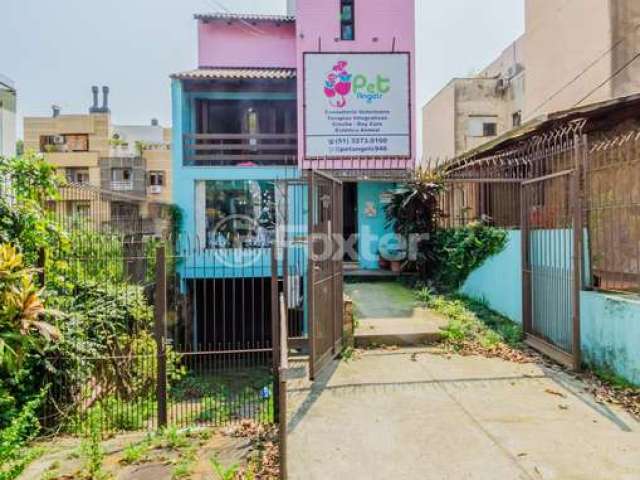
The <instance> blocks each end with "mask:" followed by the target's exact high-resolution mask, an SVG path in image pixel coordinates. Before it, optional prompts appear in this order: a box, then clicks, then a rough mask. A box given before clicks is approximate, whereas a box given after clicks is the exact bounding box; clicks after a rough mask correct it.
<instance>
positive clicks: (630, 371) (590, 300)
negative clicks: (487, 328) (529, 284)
mask: <svg viewBox="0 0 640 480" xmlns="http://www.w3.org/2000/svg"><path fill="white" fill-rule="evenodd" d="M553 236H554V238H556V239H557V238H564V237H565V236H566V235H565V232H564V231H560V233H559V234H558V232H556V234H555V235H553ZM534 238H535V239H537V240H539V241H544V240H545V239H546V240H548V235H547V236H545V234H541V233H538V234H537V237H534ZM520 241H521V236H520V232H519V231H515V230H514V231H510V232H509V242H508V245H507V247H506V249H505V250H504V251H503V252H502V253H500V254H498V255H496V256H494V257H492V258H490V259H488V260H487V262H486V263H485V264H484V265H483V266H481V267H480V268H479V269H477V270H476V271H475V272H473V273H472V274H471V275H470V276H469V278H468V279H467V281H466V282H465V283H464V285H463V286H462V288H461V289H460V291H461V293H464V294H465V295H468V296H470V297H473V298H477V299H481V298H485V299H486V300H487V301H488V303H489V305H490V306H491V308H493V309H494V310H496V311H498V312H500V313H502V314H504V315H506V316H507V317H509V318H510V319H511V320H513V321H515V322H518V323H520V324H522V271H521V254H520V249H521V244H520ZM586 244H587V245H588V242H587V243H586ZM566 246H567V248H566V255H567V256H568V257H569V258H570V255H571V252H572V246H571V245H570V242H569V241H568V239H567V243H566ZM566 261H567V260H566V258H564V259H563V258H559V259H558V258H554V257H544V258H543V257H538V258H537V259H536V262H537V263H538V264H539V265H540V264H543V265H549V264H555V265H559V264H563V263H564V262H566ZM585 267H586V269H587V271H588V264H587V263H586V262H585ZM580 325H581V329H582V331H581V337H582V341H581V346H582V351H583V359H584V361H585V362H586V363H587V364H589V365H592V366H596V367H601V368H608V369H611V370H613V371H614V372H616V373H617V374H619V375H621V376H623V377H625V378H627V379H628V380H630V381H632V382H634V383H636V384H639V385H640V348H638V345H640V297H639V296H636V295H617V294H606V293H601V292H592V291H583V292H581V295H580Z"/></svg>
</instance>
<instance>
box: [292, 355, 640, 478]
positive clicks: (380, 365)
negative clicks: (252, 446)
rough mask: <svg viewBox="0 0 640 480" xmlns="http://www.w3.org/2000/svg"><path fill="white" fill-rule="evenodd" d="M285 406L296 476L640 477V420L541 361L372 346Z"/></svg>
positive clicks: (299, 387)
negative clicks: (522, 362) (597, 398)
mask: <svg viewBox="0 0 640 480" xmlns="http://www.w3.org/2000/svg"><path fill="white" fill-rule="evenodd" d="M300 377H301V378H302V375H300ZM289 402H290V409H289V428H290V435H289V461H288V466H289V474H290V475H289V478H290V479H292V480H298V479H300V480H302V479H304V480H314V479H317V480H332V479H336V480H342V479H348V480H356V479H368V480H371V479H452V480H461V479H492V480H495V479H500V480H511V479H562V480H570V479H598V480H605V479H612V480H613V479H615V480H627V479H628V480H631V479H639V478H640V424H639V423H638V422H636V421H635V420H633V419H632V418H631V417H630V416H628V415H627V414H626V413H625V412H623V411H622V410H620V409H617V408H614V407H610V406H605V405H600V404H597V403H595V402H594V400H593V398H592V397H591V396H590V395H589V394H587V393H585V392H584V386H583V385H582V384H581V383H580V382H577V381H576V380H575V379H573V378H572V377H570V376H568V375H566V374H564V373H562V372H559V371H556V370H547V369H543V368H542V367H540V366H537V365H534V364H527V365H519V364H512V363H508V362H505V361H502V360H498V359H486V358H481V357H460V356H451V357H450V356H448V355H443V354H441V353H437V350H435V349H431V350H425V349H422V350H399V351H389V350H380V351H369V352H367V353H365V354H363V356H361V357H360V358H357V359H355V360H352V361H350V362H344V361H343V362H340V363H337V362H336V363H334V364H333V365H332V366H330V367H327V370H326V371H325V372H323V375H321V378H320V379H319V380H318V381H317V382H316V384H315V385H313V386H310V385H308V384H305V383H303V380H300V381H299V382H298V383H296V382H292V383H291V385H290V388H289Z"/></svg>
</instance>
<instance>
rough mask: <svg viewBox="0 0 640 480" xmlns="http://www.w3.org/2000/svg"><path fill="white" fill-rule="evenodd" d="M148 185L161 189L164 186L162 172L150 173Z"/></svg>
mask: <svg viewBox="0 0 640 480" xmlns="http://www.w3.org/2000/svg"><path fill="white" fill-rule="evenodd" d="M149 185H151V186H158V187H161V186H163V185H164V172H150V173H149Z"/></svg>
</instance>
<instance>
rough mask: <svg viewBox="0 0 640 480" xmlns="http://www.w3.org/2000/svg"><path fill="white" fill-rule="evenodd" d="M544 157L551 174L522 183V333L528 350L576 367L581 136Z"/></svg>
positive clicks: (579, 257)
mask: <svg viewBox="0 0 640 480" xmlns="http://www.w3.org/2000/svg"><path fill="white" fill-rule="evenodd" d="M546 153H547V156H548V157H547V158H548V165H552V166H553V167H555V168H550V169H549V170H551V171H554V170H555V171H554V173H549V174H547V175H542V176H538V177H536V178H532V179H529V180H524V181H523V182H522V192H521V209H522V218H521V223H522V273H523V276H522V279H523V320H524V331H525V335H526V342H527V343H528V344H529V345H530V346H532V347H533V348H535V349H536V350H539V351H541V352H543V353H544V354H546V355H548V356H550V357H551V358H553V359H555V360H556V361H558V362H560V363H562V364H564V365H566V366H568V367H570V368H573V369H578V368H579V367H580V290H581V282H582V280H581V278H582V260H581V259H582V235H583V231H582V208H581V202H580V161H579V160H580V155H581V143H580V137H574V138H572V139H570V140H569V141H567V142H565V143H564V144H563V145H562V146H561V147H555V148H554V149H553V150H551V151H548V152H546Z"/></svg>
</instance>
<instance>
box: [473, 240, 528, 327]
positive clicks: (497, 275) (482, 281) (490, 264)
mask: <svg viewBox="0 0 640 480" xmlns="http://www.w3.org/2000/svg"><path fill="white" fill-rule="evenodd" d="M521 238H522V237H521V235H520V231H519V230H510V231H509V240H508V243H507V247H506V248H505V250H504V251H503V252H502V253H500V254H498V255H495V256H494V257H492V258H489V259H488V260H487V261H486V262H485V264H484V265H482V266H481V267H480V268H479V269H477V270H476V271H474V272H473V273H471V275H470V276H469V278H468V279H467V281H466V282H465V283H464V285H463V286H462V288H461V292H462V293H464V294H465V295H468V296H470V297H473V298H477V299H480V298H483V297H484V298H485V299H486V300H487V301H488V302H489V304H490V305H491V308H493V309H494V310H496V311H497V312H500V313H502V314H503V315H505V316H507V317H509V318H510V319H511V320H513V321H515V322H518V323H520V324H522V265H521V261H522V260H521V259H522V256H521V255H520V248H521V247H520V241H521Z"/></svg>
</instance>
